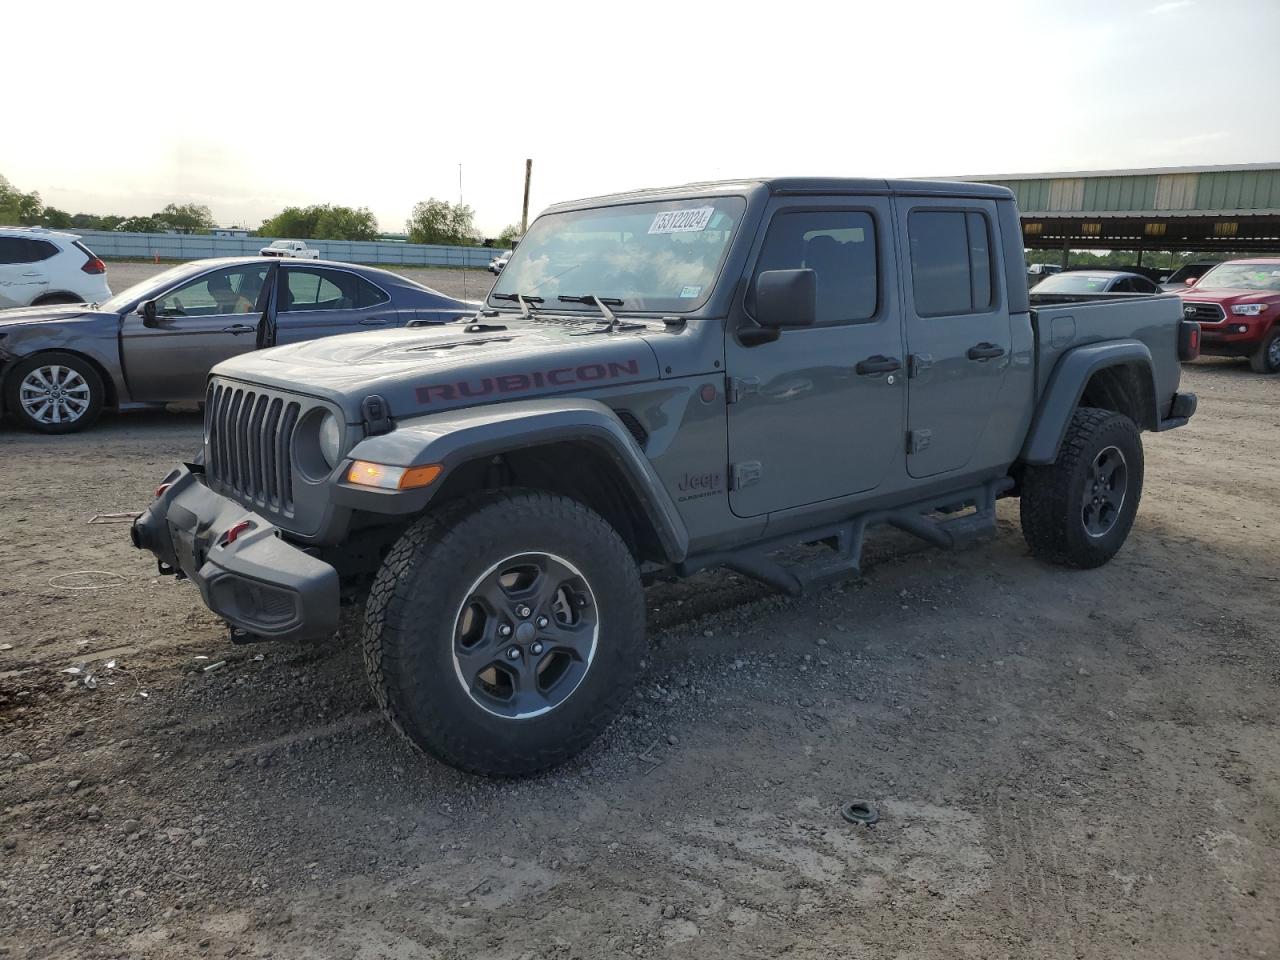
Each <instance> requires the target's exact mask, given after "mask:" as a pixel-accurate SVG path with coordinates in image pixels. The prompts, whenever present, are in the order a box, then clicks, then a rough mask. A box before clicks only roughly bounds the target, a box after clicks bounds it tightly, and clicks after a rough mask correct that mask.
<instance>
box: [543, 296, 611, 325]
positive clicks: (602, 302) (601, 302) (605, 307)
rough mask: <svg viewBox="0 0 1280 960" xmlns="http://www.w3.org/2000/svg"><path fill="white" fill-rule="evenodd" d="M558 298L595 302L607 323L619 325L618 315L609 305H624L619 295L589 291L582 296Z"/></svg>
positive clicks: (568, 300)
mask: <svg viewBox="0 0 1280 960" xmlns="http://www.w3.org/2000/svg"><path fill="white" fill-rule="evenodd" d="M556 299H557V300H559V301H560V302H561V303H593V304H595V305H596V307H598V308H599V310H600V313H601V314H603V315H604V322H605V323H607V324H609V326H611V327H616V326H617V325H618V318H617V316H615V315H614V312H613V311H612V310H610V309H609V306H615V307H620V306H622V301H621V300H619V299H618V298H617V297H597V296H595V295H594V294H590V293H588V294H585V295H584V296H581V297H572V296H569V297H556Z"/></svg>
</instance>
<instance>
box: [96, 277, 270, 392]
mask: <svg viewBox="0 0 1280 960" xmlns="http://www.w3.org/2000/svg"><path fill="white" fill-rule="evenodd" d="M274 268H275V265H274V264H270V263H260V262H259V263H249V264H243V265H241V266H237V267H225V268H223V269H221V270H213V271H211V272H209V273H205V274H201V275H200V276H198V277H196V278H195V279H193V280H187V281H186V282H184V283H183V284H181V285H180V286H178V287H175V288H174V289H172V290H169V291H167V292H165V293H163V294H161V295H160V296H159V297H157V298H156V301H155V304H156V319H155V322H154V325H153V326H150V327H149V326H147V325H146V324H145V323H144V322H143V317H142V315H141V314H140V313H138V312H137V311H134V312H132V313H129V314H126V315H125V318H124V321H123V323H122V324H121V328H120V336H121V347H120V352H121V356H122V357H123V360H124V373H125V379H126V380H127V382H128V384H129V393H130V395H131V396H132V398H133V399H134V400H141V401H152V402H164V401H173V400H201V399H203V398H204V389H205V379H206V378H207V377H208V375H209V369H210V368H211V367H212V366H213V365H214V364H216V363H220V362H221V361H223V360H226V359H228V358H229V357H234V356H237V355H238V354H241V353H247V352H248V351H250V350H253V349H254V348H255V347H256V346H257V337H258V325H259V320H260V319H261V317H262V314H263V312H264V311H265V310H266V305H267V303H268V301H269V300H270V295H271V289H270V288H271V277H272V272H273V270H274Z"/></svg>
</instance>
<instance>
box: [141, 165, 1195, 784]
mask: <svg viewBox="0 0 1280 960" xmlns="http://www.w3.org/2000/svg"><path fill="white" fill-rule="evenodd" d="M1025 271H1026V265H1025V264H1024V262H1023V257H1022V228H1021V225H1020V224H1019V221H1018V211H1017V207H1016V206H1015V204H1014V198H1013V194H1012V193H1011V192H1010V191H1009V190H1007V189H1004V188H1001V187H996V186H992V185H988V184H976V183H942V182H924V181H897V182H895V181H884V180H835V179H803V180H802V179H783V180H758V181H747V182H734V183H725V184H697V185H692V186H688V187H681V188H674V189H670V190H645V191H641V192H637V193H632V194H626V195H620V196H615V197H604V198H595V199H592V200H585V201H581V202H578V203H570V204H562V205H559V206H556V207H553V208H552V209H551V210H550V211H548V212H546V213H545V214H543V215H542V216H541V217H540V218H539V219H538V220H537V221H536V222H535V223H534V224H533V226H532V227H530V229H529V233H528V235H527V236H526V237H525V239H524V240H523V241H522V242H521V244H520V247H519V249H517V250H516V252H515V254H514V255H513V256H512V259H511V262H510V263H509V264H508V265H507V268H506V269H505V270H503V272H502V275H501V276H500V277H499V278H498V281H497V283H496V284H495V285H494V288H493V290H492V291H491V292H490V294H489V297H488V303H487V308H488V310H489V312H488V313H487V314H486V315H485V317H484V319H483V320H482V321H480V322H477V323H475V324H473V325H469V326H467V327H465V328H462V329H458V328H454V329H449V330H429V331H425V332H424V331H409V330H405V331H382V332H379V333H375V334H370V335H368V336H362V337H333V338H330V339H328V340H323V341H317V342H314V343H301V344H295V345H292V346H288V347H279V348H277V349H276V350H273V351H268V352H266V353H263V354H260V355H247V356H241V357H236V358H234V359H232V360H228V361H226V362H224V363H222V364H219V365H218V366H217V367H216V368H215V369H214V371H213V374H212V375H211V376H210V378H209V386H208V393H207V396H208V398H209V399H208V402H207V403H206V406H205V441H204V458H203V460H202V461H201V462H200V463H197V464H196V465H195V466H194V467H187V466H179V467H177V468H176V469H174V470H173V471H172V472H171V473H169V475H168V476H167V477H166V478H165V479H164V482H163V484H162V485H161V487H160V492H159V494H158V496H157V499H156V500H155V501H154V502H153V503H152V504H151V505H150V507H149V508H148V509H147V510H146V511H145V512H144V513H143V514H142V516H141V517H140V518H139V519H138V521H137V523H136V524H135V525H134V526H133V527H132V534H133V541H134V544H135V545H136V546H139V547H142V548H145V549H148V550H150V551H152V552H153V553H154V554H155V556H156V557H157V558H158V559H159V561H160V570H161V571H162V572H167V573H174V574H181V575H183V576H186V577H189V578H191V579H192V580H193V581H194V582H195V583H196V584H197V586H198V587H199V588H200V597H201V598H202V599H203V600H204V602H205V603H207V604H209V605H210V607H211V608H212V609H213V610H214V612H215V613H217V614H218V615H219V616H221V617H223V618H224V619H225V620H226V621H228V622H229V623H230V624H231V625H232V630H233V633H232V638H233V639H235V640H241V641H244V640H253V639H264V638H288V639H305V638H317V637H324V636H328V635H331V634H332V633H333V632H334V631H335V630H336V629H337V628H338V609H339V606H338V601H339V596H340V594H341V593H342V590H341V589H340V587H341V586H342V585H344V584H345V585H347V586H349V587H350V588H351V589H352V590H353V591H355V592H364V591H368V603H367V606H366V613H365V618H364V637H363V649H364V659H365V664H366V667H367V668H368V673H369V677H370V680H371V681H372V685H373V688H374V693H375V695H376V697H377V699H378V702H379V703H380V704H381V706H382V707H383V709H384V710H385V712H386V713H387V715H388V716H389V717H390V718H391V719H392V721H393V722H394V723H395V725H396V726H397V727H398V728H399V729H400V730H402V731H403V732H404V733H406V734H407V735H408V736H409V738H410V739H412V740H413V742H414V743H416V744H417V745H418V746H419V747H421V748H423V749H425V750H426V751H428V752H430V753H431V754H433V755H434V756H436V757H438V758H440V759H442V760H445V761H447V762H448V763H451V764H454V765H456V766H458V767H461V768H463V769H466V770H471V771H475V772H479V773H483V774H489V775H495V776H514V775H520V774H528V773H532V772H534V771H537V770H540V769H543V768H546V767H549V766H551V765H553V764H555V763H558V762H560V761H562V760H565V759H566V758H568V757H570V756H572V755H573V754H575V753H577V752H578V751H580V750H582V749H583V748H584V747H585V746H586V745H587V744H588V743H589V742H590V741H591V740H592V738H593V737H594V736H595V735H596V734H598V733H599V732H600V730H601V729H603V727H604V726H605V725H606V724H607V723H608V722H609V720H610V719H611V718H612V717H613V716H615V715H616V714H617V713H618V711H619V710H620V709H621V708H622V707H623V705H624V704H625V703H626V701H627V693H628V691H629V689H630V688H631V687H632V685H633V684H634V682H635V681H636V678H637V677H638V676H639V675H640V673H641V670H642V667H643V662H642V661H643V659H644V657H645V643H646V637H645V608H646V605H647V604H646V602H645V595H644V592H643V590H642V589H641V578H642V576H688V575H691V574H694V573H696V572H697V571H699V570H702V569H705V568H708V567H716V566H726V567H729V568H731V569H733V570H736V571H738V572H740V573H742V574H745V575H747V576H750V577H754V578H756V579H759V580H762V581H764V582H765V583H767V584H769V585H771V586H773V587H775V588H778V589H780V590H783V591H785V592H787V593H790V594H793V595H794V594H798V593H799V592H801V591H802V590H803V589H805V587H806V585H812V584H814V583H817V582H820V581H822V580H824V579H827V578H830V577H838V576H842V575H850V574H854V573H856V572H857V570H858V566H859V558H860V555H861V549H862V543H863V538H864V534H865V532H866V530H867V528H868V527H869V526H871V525H873V524H882V523H883V524H889V525H891V526H894V527H897V528H899V529H901V530H904V531H906V532H908V533H912V534H915V535H917V536H919V537H921V538H922V539H924V540H926V541H927V542H929V543H932V544H935V545H938V546H944V547H951V546H959V545H961V544H967V543H971V542H973V541H975V540H979V539H982V538H984V537H989V536H992V535H994V534H995V532H996V500H997V498H999V497H1002V496H1013V495H1019V496H1021V498H1022V500H1021V516H1022V530H1023V535H1024V536H1025V537H1026V539H1027V541H1028V543H1029V545H1030V547H1031V551H1032V553H1033V554H1034V555H1035V556H1036V557H1039V558H1042V559H1044V560H1049V561H1053V562H1056V563H1059V564H1063V565H1066V566H1074V567H1097V566H1100V565H1101V564H1103V563H1105V562H1106V561H1107V560H1109V559H1110V558H1111V557H1112V556H1113V555H1114V554H1115V553H1116V552H1117V551H1118V550H1119V549H1120V547H1121V545H1122V544H1123V543H1124V541H1125V538H1126V537H1127V536H1128V534H1129V530H1130V528H1131V526H1132V525H1133V522H1134V517H1135V515H1136V513H1137V509H1138V501H1139V497H1140V495H1141V492H1142V477H1143V453H1142V438H1141V434H1140V431H1142V430H1153V431H1158V430H1168V429H1171V428H1173V427H1178V426H1181V425H1182V424H1184V423H1186V422H1187V419H1188V418H1189V417H1190V416H1191V415H1192V413H1193V412H1194V410H1195V406H1196V399H1195V396H1194V395H1192V394H1188V393H1179V392H1178V379H1179V376H1180V373H1181V368H1180V366H1179V359H1180V358H1187V357H1191V356H1194V353H1195V337H1196V336H1198V334H1199V327H1198V326H1197V325H1196V324H1194V323H1184V322H1183V321H1182V315H1181V310H1180V304H1179V302H1178V300H1177V298H1176V297H1140V298H1132V299H1116V300H1107V299H1102V300H1097V302H1090V301H1091V300H1094V299H1095V298H1096V297H1098V296H1099V295H1097V294H1079V295H1076V302H1073V303H1071V304H1070V305H1068V306H1064V307H1055V306H1049V307H1045V308H1043V309H1037V310H1034V311H1032V310H1031V309H1030V305H1029V300H1028V292H1027V285H1026V279H1025V276H1026V274H1025ZM264 411H265V413H264ZM281 462H283V463H285V464H286V466H285V467H284V468H283V469H280V468H279V467H277V466H276V465H277V464H279V463H281ZM290 465H291V467H290ZM801 543H809V544H822V545H825V546H827V547H829V548H831V552H830V553H829V554H827V556H826V558H825V559H818V560H814V561H813V562H812V563H810V564H809V565H800V566H795V565H790V566H789V565H787V562H786V561H785V560H781V559H778V558H777V557H775V556H774V555H773V552H774V551H776V550H778V549H779V548H782V547H787V546H789V545H791V544H801ZM370 583H372V588H371V589H370V587H369V584H370Z"/></svg>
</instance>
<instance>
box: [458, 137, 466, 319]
mask: <svg viewBox="0 0 1280 960" xmlns="http://www.w3.org/2000/svg"><path fill="white" fill-rule="evenodd" d="M458 209H459V210H461V209H462V164H461V163H459V164H458ZM462 299H463V300H465V299H467V265H466V263H465V262H464V263H463V264H462Z"/></svg>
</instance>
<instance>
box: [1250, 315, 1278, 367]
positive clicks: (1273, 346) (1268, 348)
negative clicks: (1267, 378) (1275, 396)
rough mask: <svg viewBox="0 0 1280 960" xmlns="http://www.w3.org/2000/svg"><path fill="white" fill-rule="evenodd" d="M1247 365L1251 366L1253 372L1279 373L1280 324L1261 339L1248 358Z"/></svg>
mask: <svg viewBox="0 0 1280 960" xmlns="http://www.w3.org/2000/svg"><path fill="white" fill-rule="evenodd" d="M1249 366H1251V367H1253V372H1254V373H1280V326H1277V327H1275V328H1274V329H1273V330H1272V331H1271V332H1270V333H1269V334H1267V336H1266V337H1265V338H1264V339H1263V341H1262V344H1261V345H1260V346H1259V347H1258V349H1257V350H1256V351H1254V353H1253V356H1251V357H1250V358H1249Z"/></svg>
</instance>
